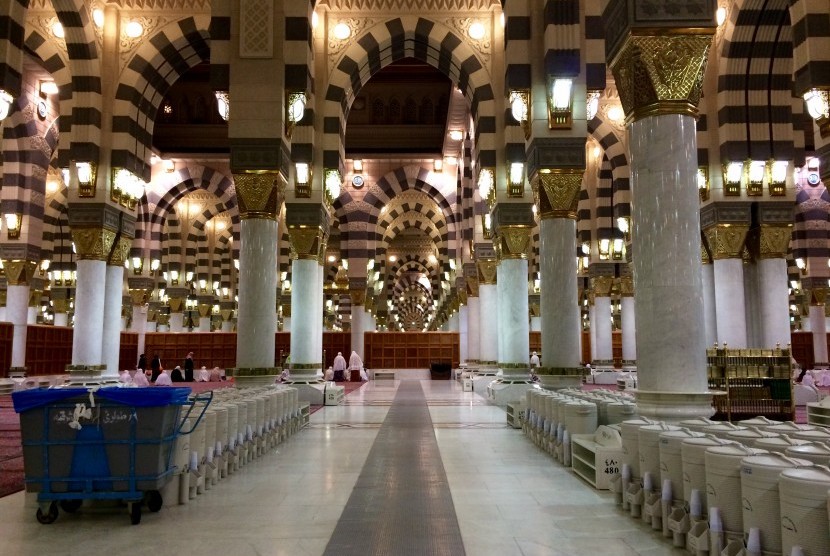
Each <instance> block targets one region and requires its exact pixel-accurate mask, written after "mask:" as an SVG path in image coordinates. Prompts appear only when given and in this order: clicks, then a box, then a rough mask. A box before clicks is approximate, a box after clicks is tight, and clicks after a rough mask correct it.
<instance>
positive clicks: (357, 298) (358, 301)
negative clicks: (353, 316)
mask: <svg viewBox="0 0 830 556" xmlns="http://www.w3.org/2000/svg"><path fill="white" fill-rule="evenodd" d="M349 297H350V298H351V299H352V307H355V306H360V305H364V304H365V303H366V289H365V288H361V289H353V290H352V289H350V290H349Z"/></svg>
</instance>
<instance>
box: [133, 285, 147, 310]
mask: <svg viewBox="0 0 830 556" xmlns="http://www.w3.org/2000/svg"><path fill="white" fill-rule="evenodd" d="M150 293H151V291H150V290H145V289H133V288H130V301H132V304H133V305H134V306H136V307H138V306H141V305H144V304H146V303H147V300H148V299H150Z"/></svg>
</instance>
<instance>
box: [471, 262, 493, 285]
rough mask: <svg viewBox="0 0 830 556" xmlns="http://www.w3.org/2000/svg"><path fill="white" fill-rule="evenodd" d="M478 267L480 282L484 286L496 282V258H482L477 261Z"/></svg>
mask: <svg viewBox="0 0 830 556" xmlns="http://www.w3.org/2000/svg"><path fill="white" fill-rule="evenodd" d="M476 266H477V267H478V283H479V284H481V285H483V286H492V285H495V284H496V276H497V275H498V273H497V272H496V269H497V263H496V260H495V259H480V260H478V261H476Z"/></svg>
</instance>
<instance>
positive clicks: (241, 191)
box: [233, 172, 281, 219]
mask: <svg viewBox="0 0 830 556" xmlns="http://www.w3.org/2000/svg"><path fill="white" fill-rule="evenodd" d="M278 176H279V175H278V174H277V173H276V172H263V173H248V174H234V175H233V178H234V182H235V184H236V196H237V198H238V200H239V217H240V218H242V219H246V218H262V219H268V218H271V219H273V218H276V217H277V213H278V212H279V208H280V204H281V199H280V186H279V184H280V182H279V177H278Z"/></svg>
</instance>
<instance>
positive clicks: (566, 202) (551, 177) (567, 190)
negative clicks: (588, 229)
mask: <svg viewBox="0 0 830 556" xmlns="http://www.w3.org/2000/svg"><path fill="white" fill-rule="evenodd" d="M584 173H585V171H584V169H581V168H562V169H560V168H554V169H542V170H540V171H539V174H538V175H537V177H536V179H534V180H533V181H532V182H531V186H532V187H533V196H534V198H535V201H536V205H537V206H538V207H539V216H540V218H542V219H546V218H570V219H573V220H576V213H577V205H578V204H579V191H580V189H581V188H582V176H583V174H584Z"/></svg>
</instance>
